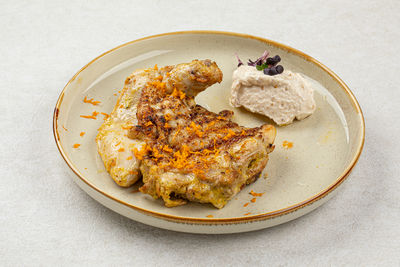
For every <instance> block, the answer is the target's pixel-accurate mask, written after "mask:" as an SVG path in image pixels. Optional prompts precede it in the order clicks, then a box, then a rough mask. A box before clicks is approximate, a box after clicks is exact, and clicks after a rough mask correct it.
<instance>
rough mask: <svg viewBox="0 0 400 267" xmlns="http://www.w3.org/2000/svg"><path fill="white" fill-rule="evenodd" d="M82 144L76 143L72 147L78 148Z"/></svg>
mask: <svg viewBox="0 0 400 267" xmlns="http://www.w3.org/2000/svg"><path fill="white" fill-rule="evenodd" d="M80 146H81V144H74V145H73V146H72V147H73V148H78V147H80Z"/></svg>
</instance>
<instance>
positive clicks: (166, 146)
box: [162, 145, 173, 152]
mask: <svg viewBox="0 0 400 267" xmlns="http://www.w3.org/2000/svg"><path fill="white" fill-rule="evenodd" d="M162 149H163V150H164V151H165V152H173V150H172V148H170V147H169V146H168V145H164V146H163V148H162Z"/></svg>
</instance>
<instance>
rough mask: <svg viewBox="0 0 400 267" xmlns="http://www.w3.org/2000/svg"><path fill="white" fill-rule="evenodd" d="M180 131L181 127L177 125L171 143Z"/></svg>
mask: <svg viewBox="0 0 400 267" xmlns="http://www.w3.org/2000/svg"><path fill="white" fill-rule="evenodd" d="M180 131H181V126H180V125H178V129H177V130H176V132H175V133H174V136H173V137H172V140H171V141H172V142H173V141H174V140H175V138H176V136H177V135H178V134H179V132H180Z"/></svg>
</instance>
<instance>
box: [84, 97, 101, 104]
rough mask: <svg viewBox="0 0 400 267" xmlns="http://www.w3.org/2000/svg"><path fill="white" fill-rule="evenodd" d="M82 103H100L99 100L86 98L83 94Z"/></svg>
mask: <svg viewBox="0 0 400 267" xmlns="http://www.w3.org/2000/svg"><path fill="white" fill-rule="evenodd" d="M83 102H84V103H89V104H92V105H93V106H97V105H98V104H100V103H101V102H100V101H94V100H93V98H91V99H87V97H86V96H85V98H84V99H83Z"/></svg>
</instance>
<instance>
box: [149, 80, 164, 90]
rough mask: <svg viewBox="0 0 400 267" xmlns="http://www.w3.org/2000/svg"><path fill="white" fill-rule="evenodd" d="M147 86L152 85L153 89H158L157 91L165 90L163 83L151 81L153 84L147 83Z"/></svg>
mask: <svg viewBox="0 0 400 267" xmlns="http://www.w3.org/2000/svg"><path fill="white" fill-rule="evenodd" d="M147 84H148V85H152V86H154V87H155V88H157V89H159V90H164V89H165V83H164V82H160V81H153V82H148V83H147Z"/></svg>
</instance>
